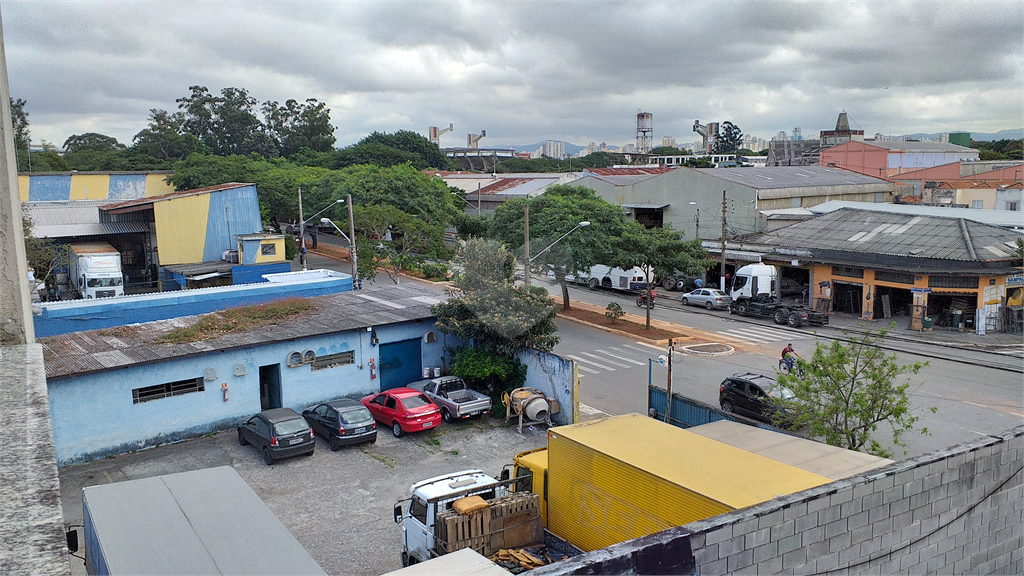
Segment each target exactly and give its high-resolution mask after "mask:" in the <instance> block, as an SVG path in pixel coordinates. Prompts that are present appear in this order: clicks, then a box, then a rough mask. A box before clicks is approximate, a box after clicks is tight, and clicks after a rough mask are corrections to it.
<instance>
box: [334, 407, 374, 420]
mask: <svg viewBox="0 0 1024 576" xmlns="http://www.w3.org/2000/svg"><path fill="white" fill-rule="evenodd" d="M338 415H339V416H341V422H342V424H355V423H357V422H366V421H367V420H369V419H370V418H371V416H370V411H369V410H367V409H366V408H363V407H362V406H353V407H351V408H345V409H343V410H341V411H340V412H338Z"/></svg>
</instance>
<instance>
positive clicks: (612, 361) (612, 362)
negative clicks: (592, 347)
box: [580, 352, 629, 368]
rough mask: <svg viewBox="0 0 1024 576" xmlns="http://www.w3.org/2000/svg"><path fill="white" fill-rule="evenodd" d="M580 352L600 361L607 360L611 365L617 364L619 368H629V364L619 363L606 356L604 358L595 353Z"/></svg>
mask: <svg viewBox="0 0 1024 576" xmlns="http://www.w3.org/2000/svg"><path fill="white" fill-rule="evenodd" d="M580 354H583V355H584V356H590V357H591V358H597V359H598V360H600V361H602V362H607V363H609V364H611V365H612V366H617V367H619V368H629V364H619V363H618V362H616V361H615V360H609V359H607V358H604V357H603V356H598V355H597V354H591V353H590V352H580Z"/></svg>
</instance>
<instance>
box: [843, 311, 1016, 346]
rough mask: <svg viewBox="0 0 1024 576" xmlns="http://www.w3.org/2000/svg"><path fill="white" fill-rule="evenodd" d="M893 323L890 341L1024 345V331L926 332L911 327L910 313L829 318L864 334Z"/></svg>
mask: <svg viewBox="0 0 1024 576" xmlns="http://www.w3.org/2000/svg"><path fill="white" fill-rule="evenodd" d="M892 323H895V324H896V326H895V327H894V328H893V329H892V331H891V332H889V336H888V337H887V339H889V340H906V341H912V342H924V343H928V344H944V345H947V346H952V347H957V348H967V347H975V348H988V347H1008V346H1024V335H1022V334H1006V333H1004V332H994V331H989V332H988V333H986V334H985V335H983V336H979V335H978V334H977V332H975V330H974V329H970V330H966V329H965V330H961V331H957V330H949V329H939V328H936V329H931V330H924V331H918V330H910V329H909V325H910V317H908V316H896V317H893V318H889V319H880V320H873V321H868V320H864V319H862V318H860V317H859V316H855V315H853V314H836V313H833V314H832V315H831V316H830V317H829V326H828V327H829V328H832V329H835V330H849V331H850V332H855V333H863V332H864V331H865V330H871V331H877V330H878V329H880V328H888V327H889V325H890V324H892Z"/></svg>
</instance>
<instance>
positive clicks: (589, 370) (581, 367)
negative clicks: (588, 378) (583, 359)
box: [576, 365, 601, 374]
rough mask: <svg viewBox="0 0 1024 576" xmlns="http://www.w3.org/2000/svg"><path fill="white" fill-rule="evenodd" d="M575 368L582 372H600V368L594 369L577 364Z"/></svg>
mask: <svg viewBox="0 0 1024 576" xmlns="http://www.w3.org/2000/svg"><path fill="white" fill-rule="evenodd" d="M576 368H578V369H579V370H582V371H584V372H590V373H591V374H600V373H601V371H600V370H594V369H593V368H587V367H586V366H580V365H577V366H576Z"/></svg>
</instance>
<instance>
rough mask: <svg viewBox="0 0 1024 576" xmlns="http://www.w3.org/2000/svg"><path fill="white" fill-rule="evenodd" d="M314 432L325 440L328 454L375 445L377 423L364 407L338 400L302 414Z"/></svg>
mask: <svg viewBox="0 0 1024 576" xmlns="http://www.w3.org/2000/svg"><path fill="white" fill-rule="evenodd" d="M302 417H303V418H305V419H306V422H309V425H310V427H312V428H313V431H314V432H315V433H317V434H319V435H320V437H321V438H323V439H324V440H327V442H328V443H329V444H330V445H331V450H334V451H335V452H337V451H338V450H340V449H341V447H342V446H351V445H352V444H361V443H363V442H376V441H377V422H375V421H374V420H373V415H372V414H370V411H369V410H367V409H366V407H365V406H363V405H362V404H360V403H359V402H357V401H355V400H352V399H351V398H339V399H337V400H331V401H330V402H324V403H323V404H317V405H316V406H310V407H309V408H306V409H305V410H303V411H302Z"/></svg>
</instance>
